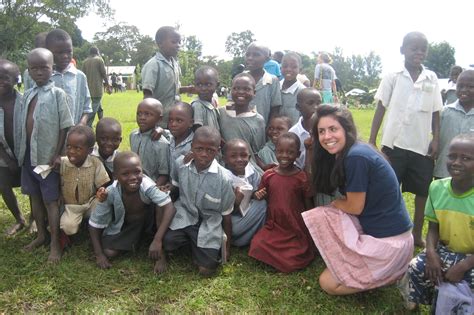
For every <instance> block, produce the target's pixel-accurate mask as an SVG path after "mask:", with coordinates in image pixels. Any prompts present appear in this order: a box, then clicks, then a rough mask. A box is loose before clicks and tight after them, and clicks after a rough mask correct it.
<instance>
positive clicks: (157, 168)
mask: <svg viewBox="0 0 474 315" xmlns="http://www.w3.org/2000/svg"><path fill="white" fill-rule="evenodd" d="M152 132H153V129H152V130H149V131H147V132H143V133H142V132H140V130H139V129H135V130H133V131H132V133H131V134H130V149H131V150H132V151H133V152H135V153H136V154H138V156H139V157H140V160H141V161H142V167H143V173H145V174H146V175H147V176H148V177H150V178H151V179H152V180H154V181H156V180H157V178H158V177H159V176H161V175H169V174H170V168H169V161H170V156H169V154H170V152H169V142H168V140H166V138H165V137H160V139H159V140H156V141H153V140H151V133H152Z"/></svg>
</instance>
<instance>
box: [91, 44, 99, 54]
mask: <svg viewBox="0 0 474 315" xmlns="http://www.w3.org/2000/svg"><path fill="white" fill-rule="evenodd" d="M98 54H99V48H97V47H96V46H92V47H91V48H89V55H98Z"/></svg>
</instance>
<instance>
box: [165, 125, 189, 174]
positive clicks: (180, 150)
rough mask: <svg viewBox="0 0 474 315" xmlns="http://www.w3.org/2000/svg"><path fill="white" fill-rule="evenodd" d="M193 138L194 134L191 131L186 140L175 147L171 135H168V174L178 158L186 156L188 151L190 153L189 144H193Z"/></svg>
mask: <svg viewBox="0 0 474 315" xmlns="http://www.w3.org/2000/svg"><path fill="white" fill-rule="evenodd" d="M193 138H194V132H192V131H191V133H190V134H189V135H188V136H187V137H186V139H184V140H183V141H181V143H179V144H178V145H176V141H175V139H174V137H173V135H170V174H171V173H172V172H173V167H175V164H176V160H177V159H178V158H179V157H180V156H182V155H186V154H187V153H188V152H189V151H191V143H192V142H193Z"/></svg>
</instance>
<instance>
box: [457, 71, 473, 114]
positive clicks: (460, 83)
mask: <svg viewBox="0 0 474 315" xmlns="http://www.w3.org/2000/svg"><path fill="white" fill-rule="evenodd" d="M456 95H457V96H458V99H459V102H460V103H461V105H462V106H464V107H466V106H467V107H472V106H474V71H473V70H466V71H464V72H463V73H461V74H460V75H459V77H458V80H457V82H456Z"/></svg>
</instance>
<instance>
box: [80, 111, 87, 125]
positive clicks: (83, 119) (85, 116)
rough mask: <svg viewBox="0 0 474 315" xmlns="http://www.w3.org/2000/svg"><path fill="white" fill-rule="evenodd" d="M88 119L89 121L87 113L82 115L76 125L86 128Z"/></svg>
mask: <svg viewBox="0 0 474 315" xmlns="http://www.w3.org/2000/svg"><path fill="white" fill-rule="evenodd" d="M88 119H89V113H83V114H82V116H81V119H80V120H79V123H78V125H83V126H86V125H87V120H88Z"/></svg>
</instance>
